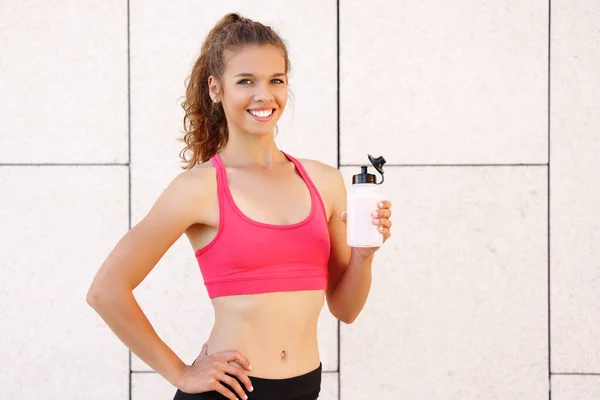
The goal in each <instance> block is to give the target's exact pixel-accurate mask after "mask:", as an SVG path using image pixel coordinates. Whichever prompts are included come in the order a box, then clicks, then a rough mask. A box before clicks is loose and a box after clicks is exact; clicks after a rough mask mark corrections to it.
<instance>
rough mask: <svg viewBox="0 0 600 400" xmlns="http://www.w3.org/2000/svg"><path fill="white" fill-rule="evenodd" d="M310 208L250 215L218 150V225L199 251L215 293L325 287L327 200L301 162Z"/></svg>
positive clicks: (210, 293)
mask: <svg viewBox="0 0 600 400" xmlns="http://www.w3.org/2000/svg"><path fill="white" fill-rule="evenodd" d="M282 153H283V154H284V155H285V156H286V157H287V158H288V159H289V160H290V161H291V162H292V163H294V165H295V166H296V169H297V171H298V172H299V173H300V176H301V177H302V179H303V180H304V182H305V183H306V185H307V186H308V189H309V191H310V198H311V205H312V206H311V210H310V214H309V215H308V217H306V219H304V220H303V221H300V222H298V223H294V224H290V225H273V224H266V223H262V222H258V221H255V220H252V219H250V218H249V217H247V216H246V215H244V214H243V213H242V211H241V210H240V209H239V208H238V207H237V206H236V204H235V202H234V201H233V197H232V196H231V192H230V191H229V186H228V184H227V174H226V170H225V166H224V165H223V162H222V160H221V157H220V156H219V154H217V155H215V156H214V157H213V158H211V159H210V161H211V162H212V164H213V165H214V166H215V168H216V172H217V193H218V198H219V228H218V231H217V234H216V236H215V238H214V239H213V240H212V241H211V242H210V243H209V244H207V245H206V246H205V247H203V248H201V249H198V250H197V251H196V253H195V255H196V259H197V260H198V265H199V267H200V271H201V272H202V277H203V279H204V285H205V286H206V289H207V290H208V296H209V297H210V298H213V297H218V296H230V295H239V294H256V293H267V292H282V291H295V290H317V289H318V290H325V289H326V288H327V277H328V274H327V265H328V261H329V252H330V239H329V229H328V223H327V216H326V212H325V206H324V204H323V200H322V198H321V196H320V195H319V192H318V190H317V188H316V187H315V185H314V183H313V182H312V180H311V179H310V177H309V176H308V174H307V173H306V170H305V169H304V167H303V166H302V164H301V163H300V162H299V161H298V160H296V159H295V158H294V157H292V156H290V155H288V154H286V153H284V152H283V151H282Z"/></svg>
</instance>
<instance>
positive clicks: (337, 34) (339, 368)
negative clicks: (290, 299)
mask: <svg viewBox="0 0 600 400" xmlns="http://www.w3.org/2000/svg"><path fill="white" fill-rule="evenodd" d="M336 61H337V68H336V73H337V149H336V150H337V168H338V169H340V166H341V160H340V159H341V156H340V148H341V145H340V142H341V135H340V0H337V1H336ZM341 357H342V352H341V327H340V321H339V320H337V372H338V375H337V389H338V392H337V398H338V400H341V399H342V369H341V364H342V363H341Z"/></svg>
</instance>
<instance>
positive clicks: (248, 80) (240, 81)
mask: <svg viewBox="0 0 600 400" xmlns="http://www.w3.org/2000/svg"><path fill="white" fill-rule="evenodd" d="M246 82H248V83H251V81H250V79H241V80H239V81H238V85H247V83H246ZM271 83H275V84H277V85H282V84H285V82H284V81H283V80H281V79H272V80H271Z"/></svg>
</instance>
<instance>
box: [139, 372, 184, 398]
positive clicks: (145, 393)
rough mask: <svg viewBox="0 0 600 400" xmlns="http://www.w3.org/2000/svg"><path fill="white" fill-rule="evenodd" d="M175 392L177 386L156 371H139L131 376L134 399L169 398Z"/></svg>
mask: <svg viewBox="0 0 600 400" xmlns="http://www.w3.org/2000/svg"><path fill="white" fill-rule="evenodd" d="M175 392H177V388H176V387H175V386H173V385H171V384H170V383H169V382H168V381H167V380H166V379H164V378H163V377H162V376H160V375H159V374H157V373H155V372H144V373H139V372H138V373H134V374H133V375H132V377H131V399H132V400H167V399H172V398H173V396H175Z"/></svg>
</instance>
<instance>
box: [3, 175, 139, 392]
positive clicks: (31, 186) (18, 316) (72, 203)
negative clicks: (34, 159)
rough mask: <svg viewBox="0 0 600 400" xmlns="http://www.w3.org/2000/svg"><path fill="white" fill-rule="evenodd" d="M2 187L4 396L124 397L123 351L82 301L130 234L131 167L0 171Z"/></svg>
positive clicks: (124, 363) (125, 389)
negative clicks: (118, 244) (102, 267)
mask: <svg viewBox="0 0 600 400" xmlns="http://www.w3.org/2000/svg"><path fill="white" fill-rule="evenodd" d="M0 187H1V188H2V190H1V191H0V221H2V228H3V229H0V253H1V254H2V262H1V268H0V282H2V283H0V315H2V318H0V331H1V332H2V335H0V352H1V354H2V359H3V360H5V364H6V362H8V364H6V365H4V368H2V367H0V387H2V397H3V398H7V399H9V398H10V399H17V398H18V399H34V398H46V399H59V398H61V399H74V398H81V396H82V393H85V398H86V399H98V400H100V399H108V398H111V399H116V398H122V399H124V398H126V396H127V393H128V390H129V383H128V371H129V368H128V358H127V348H126V347H125V346H124V345H123V344H122V343H121V342H120V341H119V340H118V338H117V337H116V336H115V335H114V334H113V332H112V331H111V330H110V329H109V328H108V327H107V326H106V324H105V323H104V322H103V321H102V319H101V318H100V317H99V316H98V315H97V314H96V313H95V311H94V310H93V309H92V308H91V307H90V306H89V305H88V304H87V303H86V300H85V296H86V293H87V291H88V288H89V285H90V284H91V281H92V279H93V277H94V275H95V273H96V271H97V270H98V268H99V267H100V265H101V264H102V262H103V261H104V259H105V257H106V256H107V255H108V253H109V252H110V250H111V249H112V246H113V245H114V244H115V243H116V242H117V241H118V239H119V237H120V236H122V235H123V234H125V232H126V231H127V228H128V195H127V193H128V174H127V168H125V167H58V166H57V167H2V168H0ZM9 369H10V370H9ZM15 371H18V372H15Z"/></svg>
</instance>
